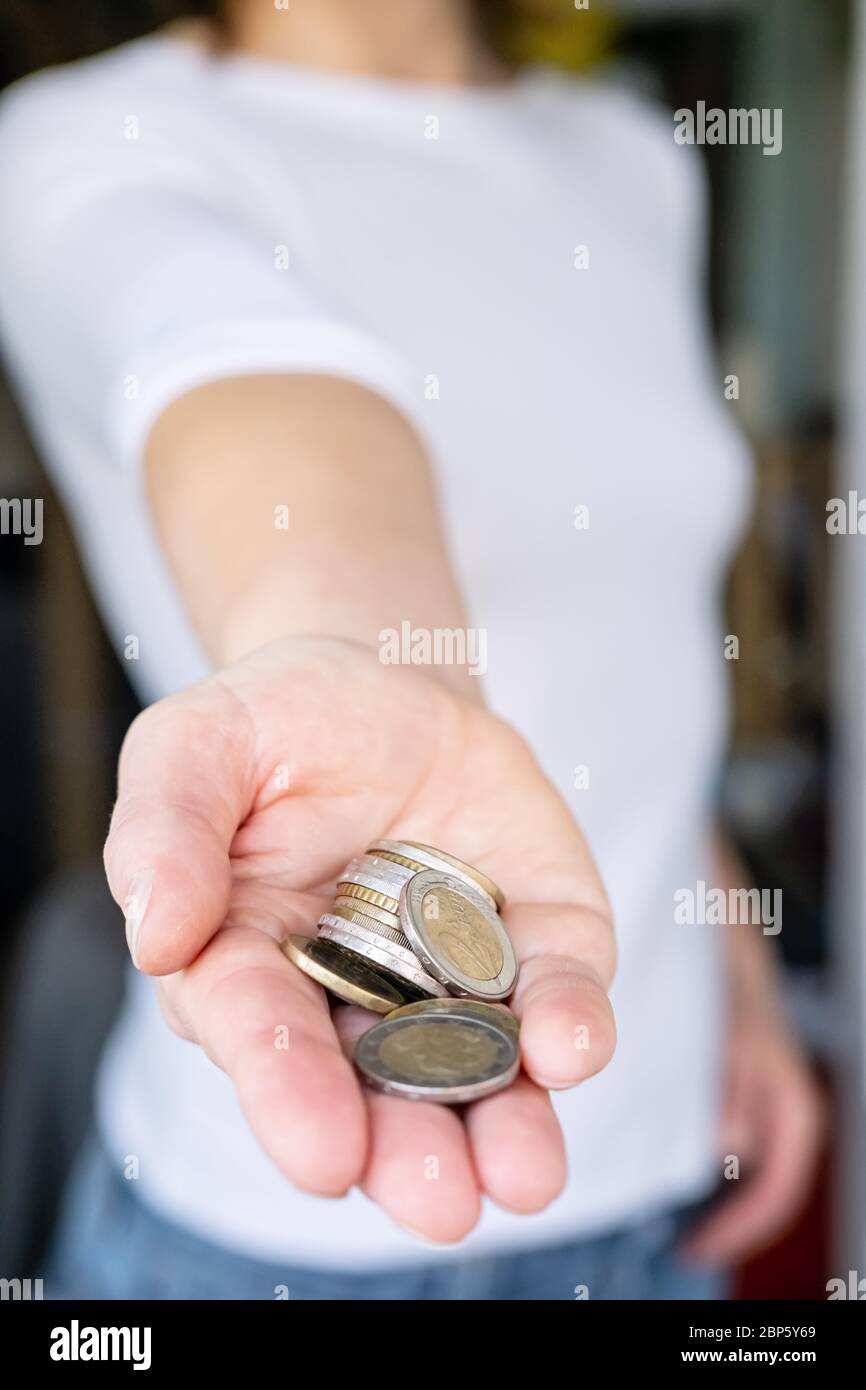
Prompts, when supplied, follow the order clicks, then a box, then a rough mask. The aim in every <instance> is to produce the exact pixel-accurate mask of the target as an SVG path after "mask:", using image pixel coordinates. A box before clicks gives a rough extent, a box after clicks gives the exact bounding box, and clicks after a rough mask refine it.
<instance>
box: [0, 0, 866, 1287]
mask: <svg viewBox="0 0 866 1390" xmlns="http://www.w3.org/2000/svg"><path fill="white" fill-rule="evenodd" d="M580 8H583V6H582V5H581V3H579V2H578V3H577V4H573V3H572V0H525V3H522V4H520V5H519V6H518V7H517V11H518V13H517V17H516V22H515V23H513V24H512V25H511V26H510V27H509V29H508V32H507V33H505V32H503V42H505V43H507V45H508V46H509V47H510V48H511V49H512V50H513V51H514V52H515V53H516V54H517V55H519V56H526V57H533V58H538V59H542V60H553V61H556V62H559V63H563V64H565V65H567V66H570V67H573V68H574V69H576V70H578V69H587V68H592V67H594V66H598V65H601V64H607V65H611V64H612V65H615V66H616V67H617V68H618V69H619V71H620V76H621V77H622V79H623V80H624V81H627V82H629V83H631V84H633V85H635V86H636V87H639V88H640V89H642V90H644V91H646V92H648V93H650V94H652V95H654V96H655V97H656V98H657V99H659V100H660V101H662V102H663V103H665V105H667V106H669V107H670V109H671V110H672V111H673V110H675V109H676V108H678V107H688V108H691V109H692V110H694V109H695V106H696V103H697V102H698V101H699V100H700V101H705V102H706V104H707V106H708V107H710V106H715V107H721V108H723V109H725V110H727V109H729V108H732V107H738V108H741V107H752V106H756V107H770V108H776V107H781V108H782V110H783V112H784V153H783V156H782V157H777V158H769V157H763V156H762V155H761V153H760V151H759V150H757V149H755V148H754V147H748V146H724V145H720V146H715V147H706V148H705V150H704V157H705V160H706V165H707V170H708V174H709V179H710V184H711V189H712V249H711V262H710V274H709V292H710V302H711V310H712V317H713V323H714V327H715V332H716V339H717V345H718V370H719V377H720V380H721V379H722V378H725V377H729V376H731V375H735V376H736V377H737V378H738V381H739V399H737V400H732V401H731V402H730V409H731V410H733V411H736V412H737V414H738V417H739V419H740V422H741V425H742V427H743V428H744V429H745V430H746V432H747V434H748V436H749V438H750V440H751V442H752V444H753V448H754V456H755V460H756V468H757V476H758V494H757V510H756V514H755V518H754V524H753V527H752V530H751V533H750V535H749V537H748V539H747V541H746V543H745V544H744V546H743V548H742V550H741V553H740V555H739V557H738V560H737V563H736V566H735V568H734V571H733V574H732V577H731V583H730V590H729V598H728V604H729V617H728V631H729V632H730V633H733V634H736V635H737V636H738V637H739V644H740V645H739V659H738V660H737V661H736V662H732V663H731V665H732V676H733V680H734V684H735V690H736V718H735V727H734V735H733V740H732V746H731V756H730V766H729V773H728V777H727V781H726V785H725V787H724V788H723V793H722V794H723V802H724V805H723V810H724V814H725V817H726V819H727V822H728V824H729V826H730V829H731V831H732V833H733V835H734V838H735V840H736V842H737V844H738V846H739V848H740V850H741V852H742V854H743V856H744V858H745V859H746V861H747V862H748V864H749V865H750V867H751V870H752V872H753V875H754V877H755V880H756V882H757V883H758V885H759V886H764V887H767V888H779V887H781V889H782V892H783V902H784V929H783V931H782V932H781V935H780V936H779V937H778V938H777V939H776V944H777V945H778V948H779V950H780V952H781V955H782V957H783V961H784V967H785V975H786V986H787V995H788V1002H789V1007H790V1010H791V1014H792V1017H793V1019H794V1022H795V1024H796V1027H797V1029H798V1031H799V1033H800V1036H801V1038H802V1040H803V1041H804V1043H805V1045H806V1047H807V1049H808V1052H809V1054H810V1056H811V1057H812V1059H813V1062H814V1066H815V1069H816V1072H817V1074H818V1075H819V1077H820V1079H821V1083H822V1086H823V1088H824V1090H825V1093H826V1096H827V1099H828V1104H829V1107H830V1112H831V1116H832V1123H831V1126H830V1130H831V1133H830V1140H829V1143H828V1146H827V1152H826V1155H825V1158H824V1162H823V1165H822V1169H821V1173H820V1177H819V1180H818V1182H817V1184H816V1186H815V1189H814V1191H813V1193H812V1195H811V1198H810V1201H809V1203H808V1206H807V1209H806V1210H805V1211H804V1212H803V1215H802V1218H801V1220H800V1221H799V1223H798V1224H797V1226H796V1228H795V1229H794V1230H792V1231H791V1232H790V1234H789V1236H788V1237H787V1238H786V1239H785V1240H784V1241H783V1242H782V1243H780V1244H779V1245H778V1246H777V1247H776V1248H775V1249H774V1250H772V1251H769V1252H768V1253H766V1254H765V1255H764V1256H762V1257H761V1258H760V1259H758V1260H756V1261H754V1262H752V1263H751V1264H750V1265H749V1266H747V1267H746V1268H744V1269H743V1270H741V1271H740V1272H739V1278H738V1293H739V1296H741V1297H751V1298H779V1297H786V1296H787V1297H798V1298H825V1297H826V1281H827V1279H828V1278H829V1277H830V1276H831V1275H839V1274H842V1275H843V1276H844V1275H845V1274H846V1272H847V1271H848V1270H849V1269H859V1270H860V1271H861V1272H862V1273H863V1274H866V1142H864V1097H866V1088H864V1073H866V1044H864V1037H866V1034H864V1016H866V968H864V950H863V945H862V936H863V918H864V901H866V891H864V872H866V870H864V865H866V814H864V787H866V783H864V767H866V756H864V746H863V744H864V738H863V694H864V691H866V680H864V667H866V582H864V581H866V560H864V558H863V554H864V547H866V540H862V539H861V538H860V537H858V536H856V535H848V536H831V535H829V534H828V531H827V526H826V522H827V511H826V507H827V502H828V500H829V499H830V498H833V497H842V498H847V496H848V492H849V490H852V489H854V490H856V489H857V487H858V483H859V486H860V489H861V493H862V494H863V495H864V496H866V413H864V407H863V406H862V405H861V404H860V400H861V397H862V395H863V384H864V371H866V203H864V197H866V194H864V186H866V180H864V178H863V177H862V175H863V173H864V172H866V114H864V112H866V103H864V101H863V89H864V86H866V23H864V6H863V5H862V4H861V3H859V0H754V3H752V2H751V0H679V2H678V3H675V2H674V0H630V2H629V3H618V4H615V3H609V4H602V2H601V0H591V4H590V6H589V9H588V10H587V12H586V13H584V14H583V15H582V16H581V23H580V24H579V25H576V24H575V23H574V9H580ZM189 9H190V13H194V12H195V4H194V3H192V4H191V5H190V7H189ZM491 14H492V17H493V22H494V23H496V22H497V7H496V5H495V3H494V4H492V5H491ZM158 18H159V4H158V3H145V0H87V3H86V5H85V4H83V3H82V4H80V5H77V4H72V5H67V6H64V7H58V6H57V5H56V3H55V2H54V0H7V9H6V17H5V18H3V19H0V49H2V58H0V84H2V85H5V84H6V83H8V82H11V81H13V80H15V79H16V78H17V77H19V76H21V75H23V74H24V73H26V72H28V71H32V70H33V69H35V68H38V67H42V66H45V65H46V64H49V63H53V62H57V61H65V60H67V59H70V58H75V57H79V56H84V55H85V54H86V53H91V52H96V51H98V50H99V49H102V48H105V47H109V46H111V45H112V44H115V43H118V42H122V41H123V40H125V39H127V38H131V37H135V36H136V35H138V34H141V33H144V32H146V31H147V29H148V28H151V27H153V26H154V23H155V20H156V22H158ZM858 171H859V174H858ZM0 496H2V497H3V498H6V499H14V498H17V497H20V498H34V497H42V498H43V499H44V533H45V540H44V543H43V544H42V545H39V546H25V545H24V544H23V541H22V538H21V537H19V536H14V535H8V536H7V535H2V536H0V649H2V680H0V825H2V837H0V864H2V882H3V889H4V891H3V895H2V904H0V914H2V922H3V928H4V930H3V933H2V938H0V943H2V944H0V953H2V961H0V1036H2V1043H0V1219H2V1226H0V1268H3V1269H34V1268H36V1267H37V1264H38V1257H39V1251H40V1248H41V1245H42V1242H43V1241H44V1238H45V1235H46V1232H47V1230H48V1229H49V1228H50V1224H51V1221H52V1217H53V1214H54V1207H55V1203H56V1200H57V1197H58V1194H59V1191H60V1188H61V1185H62V1180H63V1177H64V1175H65V1173H66V1171H67V1169H68V1166H69V1163H70V1160H71V1157H72V1155H73V1154H74V1152H75V1149H76V1147H77V1145H78V1143H79V1140H80V1138H81V1137H82V1135H83V1133H84V1131H85V1130H86V1128H87V1123H88V1106H89V1093H90V1085H91V1078H92V1073H93V1069H94V1065H95V1061H96V1057H97V1055H98V1052H99V1049H100V1046H101V1042H102V1039H103V1037H104V1034H105V1032H106V1031H107V1028H108V1026H109V1024H110V1021H111V1018H112V1016H113V1013H114V1010H115V1009H116V1007H117V1004H118V1002H119V994H120V988H121V978H122V970H123V961H124V958H125V946H124V940H123V932H122V930H121V922H120V915H119V913H117V911H116V910H115V909H114V908H113V907H112V905H111V904H110V902H109V901H108V898H107V890H106V889H105V888H104V887H103V882H102V876H101V870H100V852H101V846H102V841H103V838H104V834H105V831H106V827H107V820H108V815H109V811H110V807H111V801H112V795H113V783H114V768H115V762H116V758H117V752H118V748H119V744H120V740H121V738H122V735H123V731H124V729H125V727H126V725H127V724H128V722H129V720H130V719H131V718H132V717H133V715H134V714H135V712H136V703H135V697H134V696H133V694H132V692H131V689H130V686H129V685H128V683H127V680H126V676H125V673H124V669H123V666H124V663H123V661H122V660H120V659H118V657H116V656H115V654H114V653H113V652H112V650H111V649H110V647H109V646H108V644H107V641H106V639H105V636H104V634H103V632H102V629H101V627H100V623H99V619H98V617H97V615H96V613H95V610H94V608H93V605H92V603H91V600H90V597H89V595H88V592H87V588H86V585H85V582H84V580H83V578H82V575H81V571H80V568H79V564H78V560H77V557H76V554H75V549H74V546H73V543H72V540H71V538H70V535H69V532H68V529H67V528H66V526H65V523H64V521H63V517H62V511H61V507H60V504H59V502H58V500H57V498H56V497H54V496H53V495H52V493H51V490H50V488H49V486H48V483H47V481H46V479H45V477H44V474H43V473H42V470H41V468H40V463H39V459H38V458H37V457H36V455H35V453H34V451H33V449H32V448H31V446H30V443H29V441H28V439H27V436H26V433H25V431H24V429H23V427H22V425H21V423H20V420H19V417H18V414H17V411H16V408H15V404H14V402H13V400H12V398H11V396H10V394H9V392H8V390H5V389H2V388H0ZM864 510H866V509H864ZM864 531H866V519H864ZM858 541H859V544H858ZM82 1000H85V1001H86V1007H84V1008H83V1007H82Z"/></svg>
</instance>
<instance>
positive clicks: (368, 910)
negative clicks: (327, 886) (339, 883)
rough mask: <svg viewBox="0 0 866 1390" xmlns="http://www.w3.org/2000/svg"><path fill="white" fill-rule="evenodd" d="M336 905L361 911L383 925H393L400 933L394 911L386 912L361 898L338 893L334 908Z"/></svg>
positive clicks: (350, 910) (351, 910) (398, 919)
mask: <svg viewBox="0 0 866 1390" xmlns="http://www.w3.org/2000/svg"><path fill="white" fill-rule="evenodd" d="M338 907H344V908H346V909H347V910H348V911H349V912H363V914H364V916H365V917H372V918H374V919H375V921H377V922H381V923H382V926H383V927H393V928H394V930H395V931H399V932H401V933H402V930H403V928H402V927H401V926H400V918H399V916H398V915H397V913H396V912H386V911H385V909H384V907H374V905H373V904H372V903H368V902H365V901H364V899H363V898H347V897H344V896H343V895H342V894H339V893H338V894H337V896H336V898H335V899H334V908H335V909H336V908H338Z"/></svg>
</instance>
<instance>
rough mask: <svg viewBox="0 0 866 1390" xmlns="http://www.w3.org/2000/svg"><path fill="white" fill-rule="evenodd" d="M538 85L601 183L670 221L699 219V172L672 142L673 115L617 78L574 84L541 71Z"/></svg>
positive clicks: (695, 161)
mask: <svg viewBox="0 0 866 1390" xmlns="http://www.w3.org/2000/svg"><path fill="white" fill-rule="evenodd" d="M543 86H544V87H545V89H546V92H547V99H548V100H549V101H550V102H551V103H552V104H553V105H554V106H555V108H556V111H557V116H558V124H559V125H560V127H561V128H562V129H563V130H564V131H565V132H566V134H567V136H568V138H569V139H570V140H571V141H573V142H574V147H575V148H576V149H577V148H580V149H581V150H583V151H586V152H588V154H591V155H594V156H596V157H597V161H598V164H599V167H600V168H603V170H604V172H605V175H606V177H607V178H609V179H611V180H621V181H623V182H624V183H628V185H629V187H630V188H631V189H632V191H633V192H634V193H635V194H637V195H638V196H639V197H640V198H641V199H642V200H644V201H646V202H647V203H648V204H651V205H654V206H656V207H658V206H659V205H661V206H662V207H663V209H664V211H665V212H666V213H667V214H668V215H669V216H671V217H673V218H674V219H675V220H677V221H680V220H681V219H683V218H685V219H688V220H689V221H694V220H696V219H698V220H699V219H700V218H701V217H702V215H703V207H704V203H705V198H706V189H705V171H704V165H703V161H702V159H701V156H700V154H699V152H698V151H697V150H695V149H694V148H693V147H691V146H684V145H682V144H678V143H677V142H676V140H675V139H674V134H675V130H676V125H675V121H674V113H673V111H672V110H670V109H668V108H667V107H666V106H664V104H663V103H662V102H660V101H657V100H655V99H653V98H652V97H649V96H647V95H645V94H643V93H642V92H640V91H637V90H635V89H634V87H633V86H630V85H628V84H627V83H626V81H625V79H624V78H620V77H619V76H618V75H617V74H609V75H604V76H601V77H598V78H584V79H575V78H570V77H569V76H568V75H567V74H564V73H557V72H555V71H553V70H544V72H543Z"/></svg>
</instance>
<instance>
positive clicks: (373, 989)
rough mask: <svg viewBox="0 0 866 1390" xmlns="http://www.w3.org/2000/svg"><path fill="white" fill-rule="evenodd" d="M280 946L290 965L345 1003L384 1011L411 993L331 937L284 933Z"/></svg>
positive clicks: (388, 1011) (402, 1001)
mask: <svg viewBox="0 0 866 1390" xmlns="http://www.w3.org/2000/svg"><path fill="white" fill-rule="evenodd" d="M280 950H281V951H282V952H283V955H285V956H287V957H288V959H289V960H290V961H291V962H292V964H293V965H296V966H297V967H298V969H299V970H303V972H304V974H305V975H309V976H310V977H311V979H313V980H315V981H316V982H317V983H318V984H320V985H324V986H325V989H327V990H330V992H331V994H336V995H337V996H338V997H339V998H340V999H344V1000H345V1001H346V1002H347V1003H348V1004H360V1005H361V1006H362V1007H363V1008H365V1009H372V1010H373V1012H374V1013H377V1014H387V1013H390V1012H391V1011H392V1010H393V1009H395V1008H397V1007H399V1005H400V1004H405V1003H406V1000H407V999H410V998H412V997H413V991H410V990H402V989H399V988H397V986H396V984H395V983H392V982H391V981H390V980H389V979H387V978H386V977H385V976H384V975H383V974H382V973H381V971H378V970H376V969H375V968H374V967H373V966H372V965H368V963H367V962H366V961H365V960H363V959H362V957H361V956H357V955H355V953H354V952H353V951H347V950H344V949H343V947H342V946H338V945H337V944H336V943H335V942H333V941H323V940H321V939H320V938H319V937H312V936H287V937H286V939H285V941H281V942H280Z"/></svg>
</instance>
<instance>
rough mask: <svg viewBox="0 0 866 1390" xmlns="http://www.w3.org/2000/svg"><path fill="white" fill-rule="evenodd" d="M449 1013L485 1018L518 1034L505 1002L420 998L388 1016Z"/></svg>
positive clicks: (514, 1020) (514, 1021)
mask: <svg viewBox="0 0 866 1390" xmlns="http://www.w3.org/2000/svg"><path fill="white" fill-rule="evenodd" d="M433 1013H435V1014H450V1015H452V1016H453V1017H456V1018H461V1017H465V1016H466V1015H467V1014H468V1015H470V1016H471V1017H475V1018H487V1019H489V1020H490V1022H491V1023H493V1024H494V1025H495V1026H496V1027H498V1028H507V1029H508V1030H509V1031H510V1032H512V1033H513V1034H514V1036H515V1037H517V1036H518V1034H519V1032H520V1025H519V1023H518V1021H517V1018H516V1017H515V1015H514V1014H513V1013H512V1012H511V1010H510V1009H509V1008H508V1007H507V1006H506V1005H505V1004H491V1003H488V1002H487V1000H485V999H455V998H450V999H420V1000H419V1001H418V1002H417V1003H415V1004H401V1005H400V1007H399V1009H394V1011H393V1013H390V1014H388V1018H409V1017H411V1016H412V1015H414V1014H425V1015H426V1014H433Z"/></svg>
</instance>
